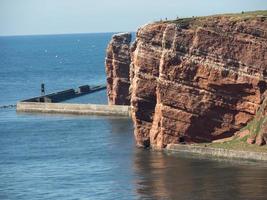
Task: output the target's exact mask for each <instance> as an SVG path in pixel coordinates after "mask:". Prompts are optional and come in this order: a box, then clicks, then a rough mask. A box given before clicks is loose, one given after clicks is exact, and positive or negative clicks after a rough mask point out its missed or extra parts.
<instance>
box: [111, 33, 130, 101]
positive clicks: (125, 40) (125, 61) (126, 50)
mask: <svg viewBox="0 0 267 200" xmlns="http://www.w3.org/2000/svg"><path fill="white" fill-rule="evenodd" d="M130 43H131V34H130V33H122V34H116V35H113V37H112V40H111V42H110V43H109V45H108V48H107V53H106V74H107V95H108V102H109V104H110V105H129V104H130V96H129V86H130V80H129V65H130V62H131V60H130Z"/></svg>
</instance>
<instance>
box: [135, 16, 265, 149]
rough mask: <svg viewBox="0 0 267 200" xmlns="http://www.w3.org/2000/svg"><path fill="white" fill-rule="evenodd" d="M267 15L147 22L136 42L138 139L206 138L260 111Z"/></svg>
mask: <svg viewBox="0 0 267 200" xmlns="http://www.w3.org/2000/svg"><path fill="white" fill-rule="evenodd" d="M266 70H267V20H266V17H263V16H254V17H243V16H231V15H230V16H213V17H203V18H191V19H181V20H176V21H168V22H158V23H153V24H149V25H146V26H144V27H142V28H140V29H139V30H138V32H137V37H136V41H135V42H134V44H133V45H132V48H131V69H130V77H131V87H130V91H131V106H132V118H133V121H134V126H135V137H136V141H137V144H138V145H139V146H145V147H148V146H151V147H153V148H164V147H165V146H166V145H167V144H169V143H179V142H204V141H205V142H207V141H212V140H216V139H220V138H224V137H228V136H232V135H233V134H234V133H235V132H236V131H238V130H239V129H240V128H242V127H243V126H245V125H246V123H247V122H248V121H249V120H250V119H252V117H253V116H254V115H255V113H256V111H257V109H258V107H259V105H260V102H261V98H262V94H263V92H264V91H265V90H266V81H265V79H266V74H267V71H266Z"/></svg>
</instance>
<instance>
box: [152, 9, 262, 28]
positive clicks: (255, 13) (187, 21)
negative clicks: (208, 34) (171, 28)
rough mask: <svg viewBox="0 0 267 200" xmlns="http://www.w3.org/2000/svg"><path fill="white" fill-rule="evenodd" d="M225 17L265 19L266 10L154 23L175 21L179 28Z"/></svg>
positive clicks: (241, 19)
mask: <svg viewBox="0 0 267 200" xmlns="http://www.w3.org/2000/svg"><path fill="white" fill-rule="evenodd" d="M223 18H226V19H227V20H229V21H231V22H237V21H246V20H248V19H259V18H260V19H262V20H265V19H266V18H267V10H257V11H248V12H243V11H242V12H241V13H226V14H216V15H210V16H199V17H195V16H193V17H188V18H177V19H175V20H165V21H158V22H156V23H175V24H177V25H179V26H180V27H181V28H187V27H188V26H190V27H191V28H193V27H198V26H202V25H203V24H205V23H206V22H208V21H209V20H211V19H212V20H213V21H214V20H216V19H223Z"/></svg>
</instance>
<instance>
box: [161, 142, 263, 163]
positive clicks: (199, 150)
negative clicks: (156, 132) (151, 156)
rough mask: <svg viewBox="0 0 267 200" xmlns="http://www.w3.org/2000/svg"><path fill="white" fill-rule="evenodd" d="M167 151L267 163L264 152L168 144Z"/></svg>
mask: <svg viewBox="0 0 267 200" xmlns="http://www.w3.org/2000/svg"><path fill="white" fill-rule="evenodd" d="M166 150H167V151H169V152H180V153H193V154H199V155H203V156H212V157H225V158H233V159H246V160H258V161H267V153H264V152H252V151H239V150H230V149H223V148H212V147H204V146H197V145H181V144H168V145H167V148H166Z"/></svg>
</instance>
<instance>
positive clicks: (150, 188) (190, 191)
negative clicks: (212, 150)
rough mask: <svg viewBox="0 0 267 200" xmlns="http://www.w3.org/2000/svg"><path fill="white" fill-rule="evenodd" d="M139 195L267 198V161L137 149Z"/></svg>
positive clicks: (159, 197)
mask: <svg viewBox="0 0 267 200" xmlns="http://www.w3.org/2000/svg"><path fill="white" fill-rule="evenodd" d="M134 171H135V173H136V174H137V177H138V178H137V179H136V182H135V186H136V193H137V195H138V196H139V199H266V191H267V178H266V175H267V163H257V162H248V161H233V160H232V161H229V160H224V159H223V160H222V159H217V160H213V159H212V160H211V159H205V158H204V159H203V158H199V157H197V156H185V155H180V154H168V155H166V153H162V152H154V151H144V150H141V149H137V150H136V152H135V159H134Z"/></svg>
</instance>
